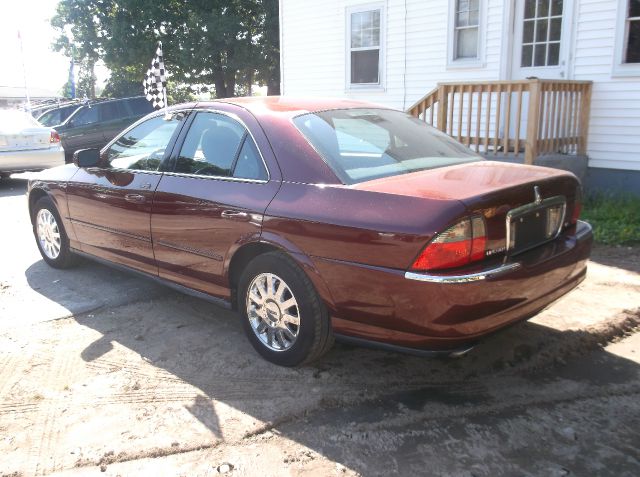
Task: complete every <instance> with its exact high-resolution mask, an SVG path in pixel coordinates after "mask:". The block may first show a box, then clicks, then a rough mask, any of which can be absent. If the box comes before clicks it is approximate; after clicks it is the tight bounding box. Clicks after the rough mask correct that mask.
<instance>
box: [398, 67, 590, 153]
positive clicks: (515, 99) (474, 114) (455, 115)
mask: <svg viewBox="0 0 640 477" xmlns="http://www.w3.org/2000/svg"><path fill="white" fill-rule="evenodd" d="M590 105H591V81H568V80H542V79H528V80H518V81H488V82H477V83H476V82H474V83H440V84H438V87H437V88H435V89H434V90H433V91H431V92H430V93H429V94H427V95H426V96H424V97H423V98H422V99H420V100H419V101H418V102H417V103H415V104H414V105H413V106H411V108H409V110H408V112H409V114H412V115H413V116H416V117H418V118H420V119H422V120H424V121H425V122H427V123H429V124H431V125H433V126H436V127H437V128H438V129H440V130H441V131H444V132H446V133H447V134H449V135H450V136H452V137H454V138H455V139H457V140H458V141H460V142H462V143H463V144H465V145H466V146H468V147H472V148H474V149H475V150H476V152H482V153H484V154H487V155H490V154H494V155H497V154H498V153H513V154H514V155H515V156H516V157H518V156H519V155H520V153H521V152H523V151H524V162H525V163H527V164H532V163H533V161H534V159H535V158H536V157H538V156H540V155H545V154H554V153H564V154H570V153H576V154H586V148H587V136H588V131H589V112H590ZM434 121H435V122H434Z"/></svg>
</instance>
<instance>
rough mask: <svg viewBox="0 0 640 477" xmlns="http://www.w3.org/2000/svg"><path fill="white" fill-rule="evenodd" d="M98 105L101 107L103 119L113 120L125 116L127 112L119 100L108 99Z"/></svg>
mask: <svg viewBox="0 0 640 477" xmlns="http://www.w3.org/2000/svg"><path fill="white" fill-rule="evenodd" d="M100 107H101V108H102V120H103V121H114V120H116V119H120V118H124V117H126V116H127V112H126V111H125V109H124V105H123V104H122V102H121V101H110V102H108V103H104V104H101V105H100Z"/></svg>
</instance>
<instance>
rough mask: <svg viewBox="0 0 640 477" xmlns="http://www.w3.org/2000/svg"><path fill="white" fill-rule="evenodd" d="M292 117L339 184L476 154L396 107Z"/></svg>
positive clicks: (461, 160)
mask: <svg viewBox="0 0 640 477" xmlns="http://www.w3.org/2000/svg"><path fill="white" fill-rule="evenodd" d="M293 122H294V124H295V125H296V126H297V128H298V129H299V130H300V131H301V132H302V134H303V135H304V136H305V137H306V138H307V140H308V141H309V142H310V143H311V145H312V146H313V147H314V148H315V149H316V150H317V151H318V152H319V153H320V155H321V156H322V157H323V158H324V160H325V161H326V162H327V164H328V165H329V166H330V167H331V168H332V169H333V171H334V172H335V173H336V175H337V176H338V177H339V178H340V179H341V180H342V181H343V182H344V183H345V184H354V183H357V182H364V181H368V180H372V179H377V178H381V177H388V176H394V175H399V174H407V173H410V172H416V171H421V170H425V169H434V168H437V167H444V166H450V165H455V164H461V163H464V162H473V161H479V160H481V158H480V156H478V155H477V154H475V153H473V152H472V151H471V150H470V149H468V148H466V147H464V146H463V145H462V144H460V143H458V142H456V141H454V140H453V139H451V138H450V137H449V136H447V135H446V134H444V133H442V132H440V131H438V130H437V129H435V128H432V127H430V126H427V125H426V124H425V123H424V122H423V121H420V120H419V119H417V118H414V117H412V116H409V115H408V114H405V113H403V112H400V111H394V110H385V109H334V110H329V111H321V112H316V113H309V114H303V115H301V116H297V117H296V118H294V119H293Z"/></svg>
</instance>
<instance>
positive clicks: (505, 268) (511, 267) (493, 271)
mask: <svg viewBox="0 0 640 477" xmlns="http://www.w3.org/2000/svg"><path fill="white" fill-rule="evenodd" d="M521 266H522V264H520V263H519V262H515V263H509V264H507V265H500V266H499V267H496V268H490V269H488V270H483V271H481V272H477V273H467V274H464V275H430V274H427V273H416V272H406V273H405V274H404V277H405V278H406V279H408V280H417V281H420V282H429V283H445V284H448V283H469V282H477V281H480V280H486V279H488V278H493V277H496V276H498V275H503V274H505V273H509V272H513V271H515V270H517V269H519V268H520V267H521Z"/></svg>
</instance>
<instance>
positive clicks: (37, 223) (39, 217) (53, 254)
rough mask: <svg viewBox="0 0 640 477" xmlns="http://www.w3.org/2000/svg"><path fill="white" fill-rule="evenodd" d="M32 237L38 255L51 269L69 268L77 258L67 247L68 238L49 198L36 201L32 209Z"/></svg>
mask: <svg viewBox="0 0 640 477" xmlns="http://www.w3.org/2000/svg"><path fill="white" fill-rule="evenodd" d="M32 223H33V235H34V237H35V239H36V244H37V245H38V250H40V255H42V258H43V259H44V261H45V262H47V264H49V265H50V266H52V267H53V268H70V267H73V266H74V265H76V264H77V262H78V256H77V255H75V254H74V253H73V252H72V251H71V249H70V247H69V237H68V236H67V233H66V231H65V229H64V226H63V225H62V220H61V219H60V214H58V211H57V210H56V207H55V206H54V205H53V202H52V201H51V199H50V198H49V197H42V198H40V199H38V201H37V202H36V203H35V205H34V207H33V217H32Z"/></svg>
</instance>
